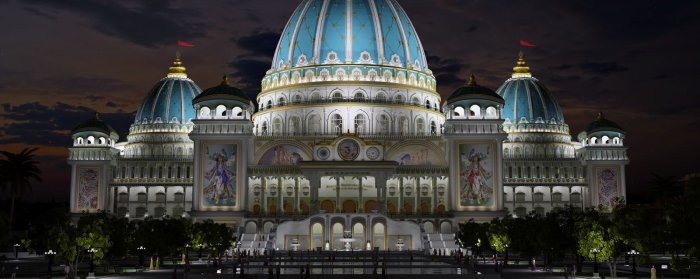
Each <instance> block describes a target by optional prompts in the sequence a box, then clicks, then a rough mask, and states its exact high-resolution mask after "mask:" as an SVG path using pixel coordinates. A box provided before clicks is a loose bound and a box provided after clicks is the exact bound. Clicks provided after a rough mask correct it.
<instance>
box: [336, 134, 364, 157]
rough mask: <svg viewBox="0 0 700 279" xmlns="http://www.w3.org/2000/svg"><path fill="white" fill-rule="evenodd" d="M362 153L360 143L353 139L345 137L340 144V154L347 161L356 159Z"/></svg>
mask: <svg viewBox="0 0 700 279" xmlns="http://www.w3.org/2000/svg"><path fill="white" fill-rule="evenodd" d="M359 154H360V145H359V144H358V143H357V142H356V141H354V140H351V139H344V140H342V141H340V143H339V144H338V155H340V158H341V159H343V160H345V161H350V160H355V158H357V155H359Z"/></svg>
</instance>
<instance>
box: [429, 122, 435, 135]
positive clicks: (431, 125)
mask: <svg viewBox="0 0 700 279" xmlns="http://www.w3.org/2000/svg"><path fill="white" fill-rule="evenodd" d="M430 134H431V135H437V124H435V121H430Z"/></svg>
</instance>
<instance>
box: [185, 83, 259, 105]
mask: <svg viewBox="0 0 700 279" xmlns="http://www.w3.org/2000/svg"><path fill="white" fill-rule="evenodd" d="M220 100H221V101H223V100H230V101H237V102H239V103H242V104H244V105H246V106H251V105H252V101H251V99H250V98H249V97H248V96H246V94H245V93H243V91H241V90H240V89H238V88H236V87H233V86H231V85H230V84H229V81H228V76H226V75H224V77H223V81H222V82H221V84H219V85H217V86H214V87H211V88H207V89H205V90H204V91H202V93H200V94H199V95H198V96H197V97H195V98H194V99H192V104H193V105H195V104H200V103H202V104H203V103H213V102H212V101H220Z"/></svg>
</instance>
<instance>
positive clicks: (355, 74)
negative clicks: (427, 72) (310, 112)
mask: <svg viewBox="0 0 700 279" xmlns="http://www.w3.org/2000/svg"><path fill="white" fill-rule="evenodd" d="M321 81H379V82H391V83H399V84H404V85H411V86H418V87H423V88H429V89H430V88H435V81H434V80H433V79H426V78H425V77H424V76H420V77H417V76H416V74H415V73H411V74H409V75H408V77H406V73H405V72H403V71H397V72H396V74H394V73H393V72H392V71H391V70H384V72H383V73H382V74H381V75H379V73H378V72H377V70H375V69H370V70H368V71H366V73H365V72H364V71H363V70H361V69H359V68H355V69H353V70H352V71H351V72H350V74H348V73H347V71H346V70H345V69H343V68H338V69H335V71H331V70H330V69H321V70H320V71H319V72H318V75H316V74H315V73H314V71H313V70H311V69H308V70H306V72H304V74H303V76H302V73H301V72H300V71H295V72H294V73H292V76H291V78H290V77H289V75H288V74H287V73H284V74H282V75H281V78H279V77H278V76H273V77H272V78H266V79H263V81H262V88H263V90H267V89H270V88H274V87H278V86H286V85H292V84H298V83H307V82H321Z"/></svg>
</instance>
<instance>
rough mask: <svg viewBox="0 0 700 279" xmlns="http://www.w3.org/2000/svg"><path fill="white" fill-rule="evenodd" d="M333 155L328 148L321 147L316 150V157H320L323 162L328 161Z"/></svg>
mask: <svg viewBox="0 0 700 279" xmlns="http://www.w3.org/2000/svg"><path fill="white" fill-rule="evenodd" d="M330 155H331V150H330V149H328V147H321V148H319V149H318V150H316V156H318V158H319V159H321V160H326V159H328V157H330Z"/></svg>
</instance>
